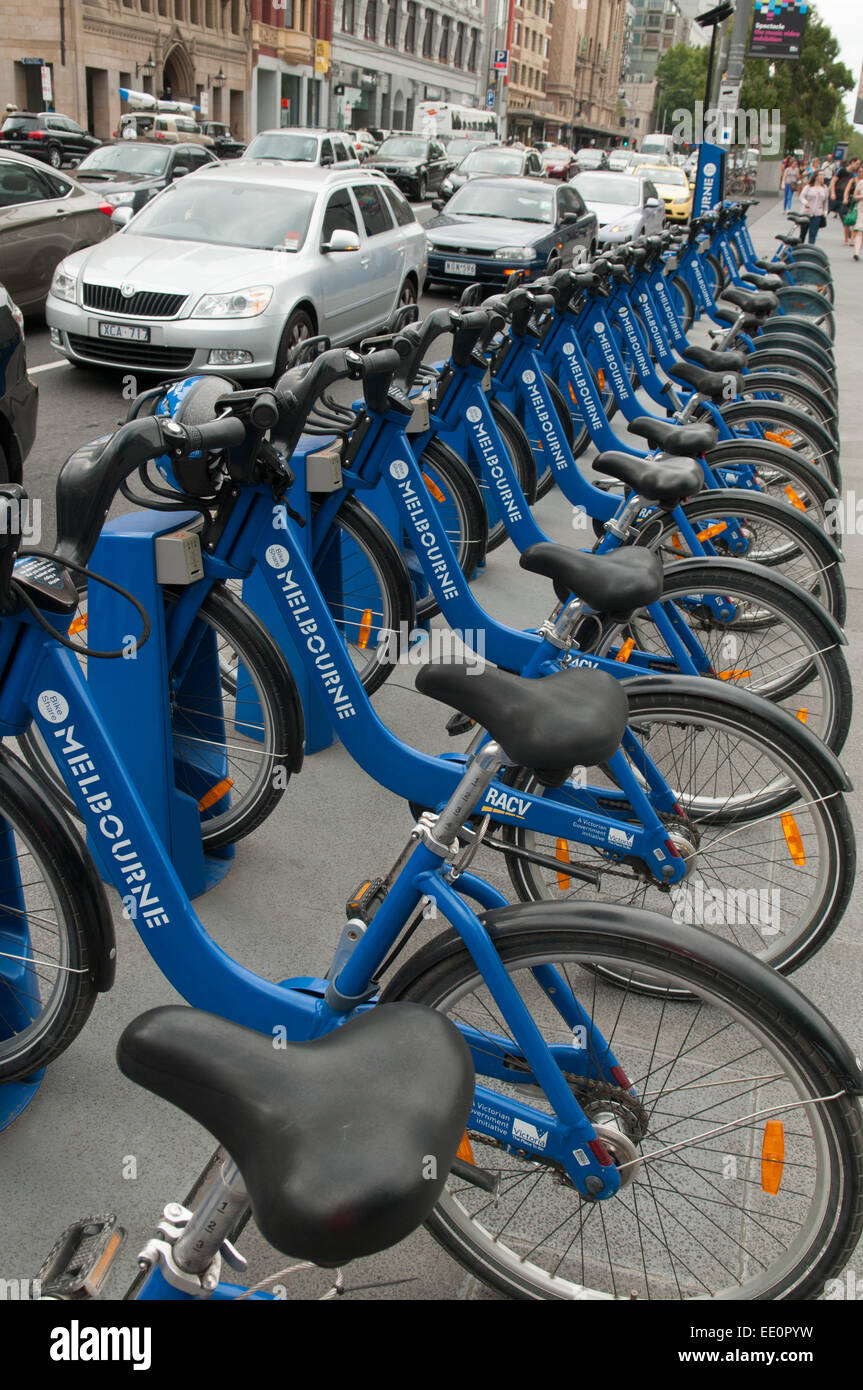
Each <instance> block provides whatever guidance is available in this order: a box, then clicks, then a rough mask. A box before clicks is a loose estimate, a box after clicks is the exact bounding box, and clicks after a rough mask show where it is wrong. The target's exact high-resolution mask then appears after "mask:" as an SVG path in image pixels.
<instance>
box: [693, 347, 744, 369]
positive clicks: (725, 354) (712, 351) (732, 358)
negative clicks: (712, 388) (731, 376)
mask: <svg viewBox="0 0 863 1390" xmlns="http://www.w3.org/2000/svg"><path fill="white" fill-rule="evenodd" d="M748 354H749V349H748V348H743V347H741V348H722V349H720V348H707V347H685V348H684V349H683V356H684V357H685V358H686V359H687V361H689V362H694V363H695V364H696V366H699V367H706V368H707V370H708V371H709V372H739V371H742V369H743V368H744V367H745V366H746V358H747V356H748Z"/></svg>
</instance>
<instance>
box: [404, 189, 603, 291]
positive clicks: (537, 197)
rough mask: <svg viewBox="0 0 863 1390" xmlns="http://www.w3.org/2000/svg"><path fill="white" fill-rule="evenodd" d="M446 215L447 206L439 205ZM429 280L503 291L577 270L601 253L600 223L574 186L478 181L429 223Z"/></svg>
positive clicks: (458, 194)
mask: <svg viewBox="0 0 863 1390" xmlns="http://www.w3.org/2000/svg"><path fill="white" fill-rule="evenodd" d="M435 206H436V207H438V206H439V207H441V208H443V206H444V205H443V203H442V202H440V203H436V204H435ZM426 231H427V233H428V279H429V283H431V282H432V281H440V282H441V283H442V284H447V285H469V284H472V283H473V282H475V281H479V282H481V283H482V284H483V285H488V286H490V287H491V286H496V287H498V288H500V287H503V286H506V285H507V284H511V283H512V276H513V275H519V274H520V275H522V276H524V278H526V279H528V280H534V279H536V278H537V276H539V275H545V274H551V273H552V272H553V271H555V270H559V269H560V267H561V266H567V265H575V264H578V263H579V262H580V261H583V260H585V259H586V258H587V257H589V256H591V255H592V254H593V252H594V250H595V248H596V218H595V217H594V215H593V213H592V212H590V211H589V209H588V208H587V207H585V204H584V201H583V200H582V198H581V195H580V194H579V193H578V192H577V191H576V189H575V187H574V186H573V184H571V183H565V184H563V185H561V186H558V187H555V185H554V184H551V183H542V182H540V181H539V180H537V179H530V178H521V179H505V178H488V179H472V180H471V181H470V183H467V184H465V185H464V187H462V188H460V189H459V190H458V192H457V193H454V194H453V196H452V198H451V199H450V201H449V202H448V203H447V204H446V207H445V210H444V211H442V212H440V213H439V215H438V216H437V217H435V218H433V219H432V221H431V222H428V223H426Z"/></svg>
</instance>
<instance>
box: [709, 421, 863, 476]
mask: <svg viewBox="0 0 863 1390" xmlns="http://www.w3.org/2000/svg"><path fill="white" fill-rule="evenodd" d="M719 413H720V414H721V416H722V418H723V420H724V421H725V423H726V425H728V426H729V428H730V429H731V430H733V432H734V433H735V434H736V435H739V436H740V438H741V439H746V438H747V437H749V436H751V435H753V432H754V430H755V429H758V428H763V429H764V431H765V434H766V435H767V437H768V438H769V439H770V437H771V436H775V438H772V439H771V442H772V443H779V444H783V443H784V444H787V446H788V447H789V448H791V449H795V450H796V451H797V452H798V453H800V454H802V455H803V457H804V458H806V459H808V460H809V462H810V463H812V464H814V465H815V467H816V468H819V469H820V470H821V471H822V472H823V473H824V474H825V476H826V477H827V478H829V480H830V482H831V483H832V484H833V486H834V487H835V488H836V489H837V491H839V490H841V487H842V469H841V467H840V465H839V450H838V448H837V447H836V441H835V440H834V438H833V436H832V435H831V433H830V431H829V430H828V429H825V427H824V426H823V425H822V423H821V421H820V420H816V419H815V418H814V417H813V416H811V415H804V414H802V413H801V412H800V411H799V410H795V409H794V408H793V407H792V406H788V405H783V403H782V402H781V401H757V400H756V401H750V400H744V401H729V403H728V404H727V405H721V406H720V407H719ZM696 415H697V416H701V417H703V416H705V415H706V412H705V411H702V410H698V411H697V412H696ZM754 437H755V438H756V439H757V438H761V437H762V436H760V435H758V434H754Z"/></svg>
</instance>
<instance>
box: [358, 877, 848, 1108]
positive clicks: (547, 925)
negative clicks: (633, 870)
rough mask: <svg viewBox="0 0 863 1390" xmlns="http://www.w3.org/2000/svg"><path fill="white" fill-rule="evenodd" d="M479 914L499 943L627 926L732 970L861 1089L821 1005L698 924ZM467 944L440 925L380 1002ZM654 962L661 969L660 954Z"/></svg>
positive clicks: (615, 908) (571, 912)
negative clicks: (565, 930) (532, 935)
mask: <svg viewBox="0 0 863 1390" xmlns="http://www.w3.org/2000/svg"><path fill="white" fill-rule="evenodd" d="M481 921H482V922H483V924H484V926H485V928H486V930H487V931H488V933H489V935H490V936H491V938H492V940H493V941H496V942H500V941H503V940H505V939H506V938H507V937H524V936H525V935H526V934H529V933H531V932H536V933H539V932H543V933H545V932H548V931H554V930H555V929H556V928H561V927H562V928H568V929H569V930H570V931H571V930H572V929H573V928H576V929H578V928H580V929H581V930H583V931H585V932H590V933H591V934H595V933H596V932H597V930H598V931H599V932H600V933H601V932H602V931H603V930H606V931H608V932H609V933H613V932H625V933H626V935H627V936H629V937H632V938H634V939H636V940H638V941H639V942H640V943H641V944H642V945H644V946H645V947H647V948H648V949H649V948H650V947H651V946H653V947H657V948H658V949H659V950H661V951H663V952H664V951H668V950H670V951H671V952H672V953H674V954H676V955H679V956H680V957H681V958H685V959H687V960H690V961H692V960H695V961H696V962H697V963H698V964H700V965H703V966H705V967H706V968H707V969H708V970H721V971H723V972H725V973H726V974H729V975H733V976H734V978H735V979H737V980H739V982H740V984H741V985H743V986H744V988H746V989H748V990H750V991H751V993H752V995H753V996H754V998H755V999H756V1000H757V1001H758V1002H759V1004H763V1005H766V1010H765V1011H764V1012H765V1013H767V1012H769V1010H770V1009H775V1010H776V1011H777V1012H779V1013H781V1014H783V1016H784V1017H785V1018H786V1020H787V1021H788V1022H789V1023H790V1024H791V1026H792V1027H793V1028H794V1029H795V1030H799V1031H800V1032H801V1033H802V1034H804V1035H805V1037H806V1038H807V1039H808V1040H809V1041H810V1042H811V1043H812V1044H813V1046H814V1047H815V1048H817V1050H818V1052H820V1054H821V1056H822V1057H823V1058H824V1059H825V1061H826V1062H827V1064H828V1066H829V1067H830V1069H831V1071H832V1072H833V1073H834V1074H835V1076H836V1079H837V1082H838V1083H839V1085H840V1086H842V1087H843V1088H844V1089H845V1090H846V1091H847V1092H849V1094H851V1095H855V1096H859V1095H863V1066H861V1063H860V1061H859V1060H858V1059H857V1058H856V1057H855V1056H854V1053H853V1052H852V1050H851V1048H850V1047H849V1046H848V1043H847V1042H846V1041H845V1039H844V1038H843V1037H842V1036H841V1034H840V1033H839V1032H838V1031H837V1030H836V1029H835V1028H834V1027H833V1024H832V1023H830V1021H829V1020H828V1019H826V1018H825V1017H824V1015H823V1014H822V1013H821V1011H820V1010H819V1009H816V1007H815V1005H814V1004H813V1003H812V1002H811V1001H810V1000H809V999H807V998H806V996H805V995H804V994H801V993H800V991H799V990H798V989H795V987H794V985H792V984H790V983H789V982H788V980H786V979H785V978H784V976H782V975H780V974H778V972H777V971H775V970H772V969H771V968H770V966H768V965H765V964H764V963H763V962H762V961H760V960H757V959H756V958H755V956H751V955H749V953H748V952H747V951H742V950H741V949H740V947H739V946H733V945H732V944H731V942H729V941H723V940H722V939H721V938H720V937H718V936H712V935H711V934H710V932H707V931H704V930H703V929H702V928H700V927H692V926H688V925H687V924H685V923H680V922H675V921H674V920H673V918H671V917H663V916H661V915H660V914H659V913H658V912H648V911H646V910H645V909H644V908H637V907H627V906H625V905H622V904H618V903H554V902H542V903H519V904H517V905H515V906H512V907H498V908H494V909H492V911H491V912H486V913H483V914H481ZM464 950H465V946H464V942H463V941H462V939H461V937H460V936H459V935H458V934H457V933H456V932H454V931H445V932H442V933H441V935H440V936H437V937H435V938H434V940H433V941H430V942H429V943H428V945H427V946H424V947H423V948H422V950H420V951H418V952H417V953H416V955H414V956H412V957H411V958H410V960H408V961H406V962H405V964H404V965H403V966H402V968H401V969H400V970H399V971H398V973H397V974H396V975H395V977H394V978H393V979H392V980H391V981H390V983H389V984H388V986H387V988H386V989H385V990H384V993H383V995H382V997H381V1002H382V1003H383V1002H385V1001H386V1000H387V999H397V998H399V997H400V995H401V994H403V993H404V991H405V990H406V989H408V988H409V986H410V985H411V984H412V983H413V981H414V980H415V979H417V978H418V977H419V976H420V975H422V974H423V973H424V972H425V971H426V970H428V969H430V968H431V967H432V966H433V965H437V964H438V963H439V962H441V961H444V960H446V959H448V958H450V957H454V956H456V955H458V954H459V953H460V952H463V951H464ZM642 963H646V962H642ZM658 965H659V968H660V969H661V968H662V967H661V963H660V962H659V961H658Z"/></svg>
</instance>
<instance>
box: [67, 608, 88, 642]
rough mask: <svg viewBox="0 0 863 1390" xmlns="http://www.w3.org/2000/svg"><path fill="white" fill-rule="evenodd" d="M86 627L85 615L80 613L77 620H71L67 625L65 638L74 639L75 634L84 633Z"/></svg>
mask: <svg viewBox="0 0 863 1390" xmlns="http://www.w3.org/2000/svg"><path fill="white" fill-rule="evenodd" d="M86 627H87V614H86V613H81V614H79V616H78V617H77V618H73V619H72V621H71V623H70V624H69V628H68V631H67V633H66V636H67V637H74V636H75V634H76V632H84V631H85V630H86Z"/></svg>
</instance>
